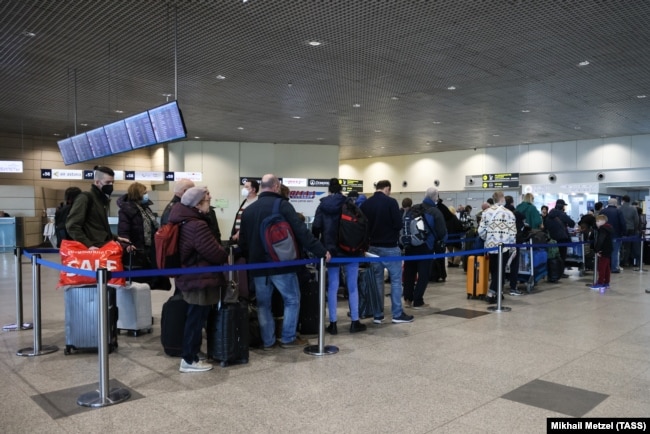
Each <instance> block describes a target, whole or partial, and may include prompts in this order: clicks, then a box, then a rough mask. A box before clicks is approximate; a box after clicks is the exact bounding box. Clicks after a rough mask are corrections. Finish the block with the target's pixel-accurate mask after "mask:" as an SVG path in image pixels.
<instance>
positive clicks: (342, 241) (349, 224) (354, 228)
mask: <svg viewBox="0 0 650 434" xmlns="http://www.w3.org/2000/svg"><path fill="white" fill-rule="evenodd" d="M337 245H338V248H339V249H341V250H342V251H343V252H345V253H348V254H356V253H362V252H364V251H366V250H367V249H368V218H367V217H366V216H365V214H364V213H363V212H362V211H361V209H360V208H359V207H358V206H356V205H355V203H354V201H353V200H351V199H348V200H346V201H345V202H344V203H343V206H342V208H341V218H340V219H339V231H338V237H337Z"/></svg>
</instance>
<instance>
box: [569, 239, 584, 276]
mask: <svg viewBox="0 0 650 434" xmlns="http://www.w3.org/2000/svg"><path fill="white" fill-rule="evenodd" d="M569 235H570V236H571V242H572V243H581V242H582V239H583V237H582V232H578V231H571V232H569ZM584 247H585V246H584V244H580V245H577V246H568V247H567V251H566V261H564V266H565V267H578V270H579V274H578V275H579V276H580V277H582V276H584V275H585V249H584Z"/></svg>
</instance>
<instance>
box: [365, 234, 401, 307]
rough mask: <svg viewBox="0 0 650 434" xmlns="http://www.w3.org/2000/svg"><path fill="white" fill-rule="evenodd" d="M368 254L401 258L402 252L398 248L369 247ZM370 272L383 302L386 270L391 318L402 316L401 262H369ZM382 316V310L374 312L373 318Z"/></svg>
mask: <svg viewBox="0 0 650 434" xmlns="http://www.w3.org/2000/svg"><path fill="white" fill-rule="evenodd" d="M368 252H370V253H372V254H375V255H377V256H401V255H402V252H401V251H400V249H399V247H397V246H395V247H377V246H370V248H369V249H368ZM371 264H372V270H373V271H374V272H375V279H376V280H377V290H378V291H379V296H380V297H381V299H382V305H383V304H384V303H383V300H384V268H386V269H387V270H388V275H389V276H390V302H391V314H392V315H393V318H397V317H398V316H401V315H402V261H386V262H371ZM383 315H384V311H383V309H382V310H381V312H375V318H380V317H382V316H383Z"/></svg>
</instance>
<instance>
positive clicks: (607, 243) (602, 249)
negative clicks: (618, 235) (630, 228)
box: [594, 223, 614, 258]
mask: <svg viewBox="0 0 650 434" xmlns="http://www.w3.org/2000/svg"><path fill="white" fill-rule="evenodd" d="M613 240H614V237H613V230H612V225H610V224H609V223H605V224H604V225H602V226H601V227H599V228H598V232H596V241H595V242H594V250H595V251H596V252H598V253H600V254H601V255H602V256H604V257H606V258H609V257H611V256H612V252H613V250H614V245H613Z"/></svg>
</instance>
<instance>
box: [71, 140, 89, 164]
mask: <svg viewBox="0 0 650 434" xmlns="http://www.w3.org/2000/svg"><path fill="white" fill-rule="evenodd" d="M71 138H72V146H74V150H75V152H76V153H77V158H79V162H81V161H87V160H92V159H93V151H92V149H90V143H89V142H88V137H86V133H83V134H77V135H76V136H72V137H71Z"/></svg>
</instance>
